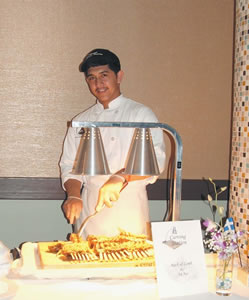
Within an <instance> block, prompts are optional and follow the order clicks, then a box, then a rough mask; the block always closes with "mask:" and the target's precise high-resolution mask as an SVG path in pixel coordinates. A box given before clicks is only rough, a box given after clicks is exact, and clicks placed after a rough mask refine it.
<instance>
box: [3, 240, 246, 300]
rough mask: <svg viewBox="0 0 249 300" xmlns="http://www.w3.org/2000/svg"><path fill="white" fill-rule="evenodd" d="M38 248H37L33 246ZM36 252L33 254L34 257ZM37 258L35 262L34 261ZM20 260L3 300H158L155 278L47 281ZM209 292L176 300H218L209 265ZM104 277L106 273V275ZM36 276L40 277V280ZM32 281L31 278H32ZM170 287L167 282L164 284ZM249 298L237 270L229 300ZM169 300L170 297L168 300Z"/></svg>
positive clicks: (212, 270)
mask: <svg viewBox="0 0 249 300" xmlns="http://www.w3.org/2000/svg"><path fill="white" fill-rule="evenodd" d="M33 247H34V249H35V245H33ZM32 253H34V255H35V252H34V251H33V252H32V251H31V254H32ZM35 259H36V260H35ZM28 261H29V262H31V266H32V264H33V265H34V266H35V265H36V264H37V257H36V258H35V256H34V257H29V260H28ZM20 263H21V261H18V260H17V261H15V262H14V264H13V272H12V273H11V274H10V275H9V277H8V278H1V279H0V282H4V284H6V285H7V286H8V290H7V291H6V292H5V293H4V294H2V295H1V294H0V299H1V300H3V299H6V300H7V299H12V300H50V299H51V300H56V299H58V300H64V299H65V300H68V299H73V300H114V299H115V300H124V299H126V300H140V299H141V300H159V295H158V291H157V282H156V279H155V278H153V277H149V276H147V277H146V276H145V277H141V276H140V275H139V274H138V275H136V276H129V277H127V276H126V275H127V274H125V276H124V278H121V276H119V278H111V276H109V278H100V277H99V278H93V279H79V278H78V279H77V278H69V277H68V276H65V277H67V278H66V279H62V277H63V276H62V275H63V272H64V270H61V279H44V278H42V277H41V276H42V271H41V270H40V272H37V270H36V272H35V270H34V269H33V271H32V270H31V271H32V272H33V273H34V274H33V275H35V274H36V276H33V277H32V276H31V275H32V274H28V273H32V272H31V271H28V268H26V270H25V268H22V266H21V265H20ZM207 265H208V268H207V269H208V278H209V282H208V284H209V291H210V292H209V293H207V294H202V295H200V294H199V295H194V296H186V297H179V298H174V299H175V300H197V299H198V300H212V299H218V298H220V296H217V295H216V294H215V292H214V291H215V281H214V280H215V270H214V268H213V267H212V266H211V265H210V264H209V263H208V264H207ZM103 274H104V273H103ZM37 275H39V276H40V277H39V278H38V277H37ZM45 277H46V276H45ZM31 278H32V279H31ZM165 285H167V282H165ZM248 298H249V287H246V286H245V285H243V284H242V283H241V282H240V281H238V280H237V278H236V269H235V272H234V279H233V288H232V295H231V296H229V300H242V299H248ZM168 300H169V298H168Z"/></svg>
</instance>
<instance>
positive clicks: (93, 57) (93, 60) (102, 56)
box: [79, 49, 121, 74]
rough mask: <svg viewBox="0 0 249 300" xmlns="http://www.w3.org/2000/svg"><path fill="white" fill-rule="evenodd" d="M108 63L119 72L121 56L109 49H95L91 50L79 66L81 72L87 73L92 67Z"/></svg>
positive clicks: (113, 69) (114, 70)
mask: <svg viewBox="0 0 249 300" xmlns="http://www.w3.org/2000/svg"><path fill="white" fill-rule="evenodd" d="M104 65H108V66H109V68H110V69H111V70H112V71H113V72H115V73H118V72H119V71H120V69H121V66H120V61H119V58H118V57H117V55H116V54H114V53H113V52H111V51H109V50H107V49H94V50H92V51H90V52H89V53H88V54H87V55H86V56H85V58H84V59H83V61H82V63H81V64H80V66H79V69H80V72H84V73H85V74H86V73H87V71H88V69H89V68H91V67H98V66H104Z"/></svg>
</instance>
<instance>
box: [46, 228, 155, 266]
mask: <svg viewBox="0 0 249 300" xmlns="http://www.w3.org/2000/svg"><path fill="white" fill-rule="evenodd" d="M49 251H50V252H52V253H56V255H57V256H58V257H59V258H61V259H62V260H73V261H84V262H89V261H91V262H92V261H98V262H102V261H104V262H115V261H131V260H147V259H151V258H153V257H154V252H153V245H152V244H151V243H149V242H148V241H147V239H146V236H145V235H135V234H131V233H129V232H125V231H121V232H120V234H119V235H117V236H114V237H106V236H96V235H89V236H88V238H87V240H86V241H83V240H82V239H81V238H80V239H78V236H77V235H76V234H72V235H71V236H70V241H68V242H58V243H56V244H55V245H53V246H50V247H49Z"/></svg>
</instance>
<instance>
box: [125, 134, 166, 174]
mask: <svg viewBox="0 0 249 300" xmlns="http://www.w3.org/2000/svg"><path fill="white" fill-rule="evenodd" d="M124 172H125V173H126V174H131V175H140V176H146V175H160V171H159V167H158V163H157V159H156V153H155V149H154V146H153V141H152V137H151V133H150V129H149V128H135V130H134V134H133V138H132V142H131V145H130V149H129V152H128V155H127V158H126V162H125V171H124Z"/></svg>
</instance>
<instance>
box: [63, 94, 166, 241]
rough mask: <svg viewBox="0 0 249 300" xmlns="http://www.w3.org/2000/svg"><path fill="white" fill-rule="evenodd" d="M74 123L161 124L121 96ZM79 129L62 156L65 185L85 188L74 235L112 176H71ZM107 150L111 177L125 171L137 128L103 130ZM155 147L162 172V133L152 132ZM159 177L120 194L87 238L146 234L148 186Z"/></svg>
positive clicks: (90, 224)
mask: <svg viewBox="0 0 249 300" xmlns="http://www.w3.org/2000/svg"><path fill="white" fill-rule="evenodd" d="M73 120H74V121H82V122H115V121H116V122H153V123H155V122H158V120H157V118H156V116H155V114H154V113H153V112H152V110H151V109H150V108H148V107H146V106H144V105H143V104H141V103H138V102H135V101H133V100H131V99H128V98H125V97H124V96H123V95H120V96H119V97H117V98H116V99H114V100H112V101H111V102H110V103H109V107H108V108H107V109H104V107H103V106H102V104H101V103H99V102H98V101H97V102H96V104H95V105H93V106H92V107H90V108H89V109H87V110H86V111H84V112H82V113H80V114H79V115H77V116H76V117H75V118H74V119H73ZM79 131H80V128H72V127H70V128H69V129H68V132H67V135H66V138H65V141H64V148H63V154H62V157H61V160H60V167H61V179H62V185H63V187H64V183H65V182H66V181H67V180H68V179H77V180H79V181H80V182H81V183H82V185H83V191H82V199H83V210H82V212H81V215H80V217H79V219H78V220H77V221H76V224H75V231H77V229H78V228H79V226H80V225H81V223H82V221H83V220H84V219H85V218H86V217H87V216H89V215H90V214H92V213H93V212H94V211H95V207H96V203H97V200H98V193H99V189H100V187H101V186H102V185H103V184H104V183H105V182H106V180H107V179H108V178H109V176H106V175H101V176H100V175H99V176H85V175H82V176H81V175H72V174H71V173H70V172H71V171H72V167H73V163H74V159H75V156H76V152H77V148H78V146H79V142H80V138H81V134H80V133H79ZM100 131H101V136H102V140H103V144H104V149H105V153H106V157H107V161H108V165H109V168H110V171H111V173H115V172H117V171H118V170H120V169H122V168H123V167H124V164H125V160H126V157H127V154H128V150H129V147H130V143H131V140H132V136H133V133H134V128H118V127H103V128H100ZM151 133H152V138H153V144H154V148H155V152H156V156H157V160H158V165H159V169H160V171H162V170H163V168H164V164H165V157H166V154H165V145H164V141H163V132H162V130H161V129H151ZM156 179H157V177H155V176H154V177H150V178H147V179H145V180H138V181H132V182H129V184H128V185H127V187H126V188H125V189H124V190H123V191H122V192H121V193H120V197H119V200H118V201H117V202H115V203H114V204H113V207H112V208H108V207H105V208H104V209H103V210H102V211H100V212H99V213H98V214H97V215H96V216H95V217H94V218H92V219H91V220H90V221H89V222H88V224H87V226H86V228H85V229H84V232H83V237H84V238H86V237H87V236H88V235H89V234H94V235H106V236H113V235H116V234H118V233H119V230H120V229H121V230H126V231H128V232H132V233H134V234H142V233H143V234H147V231H148V224H149V208H148V198H147V192H146V185H147V184H149V183H154V182H155V181H156Z"/></svg>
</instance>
